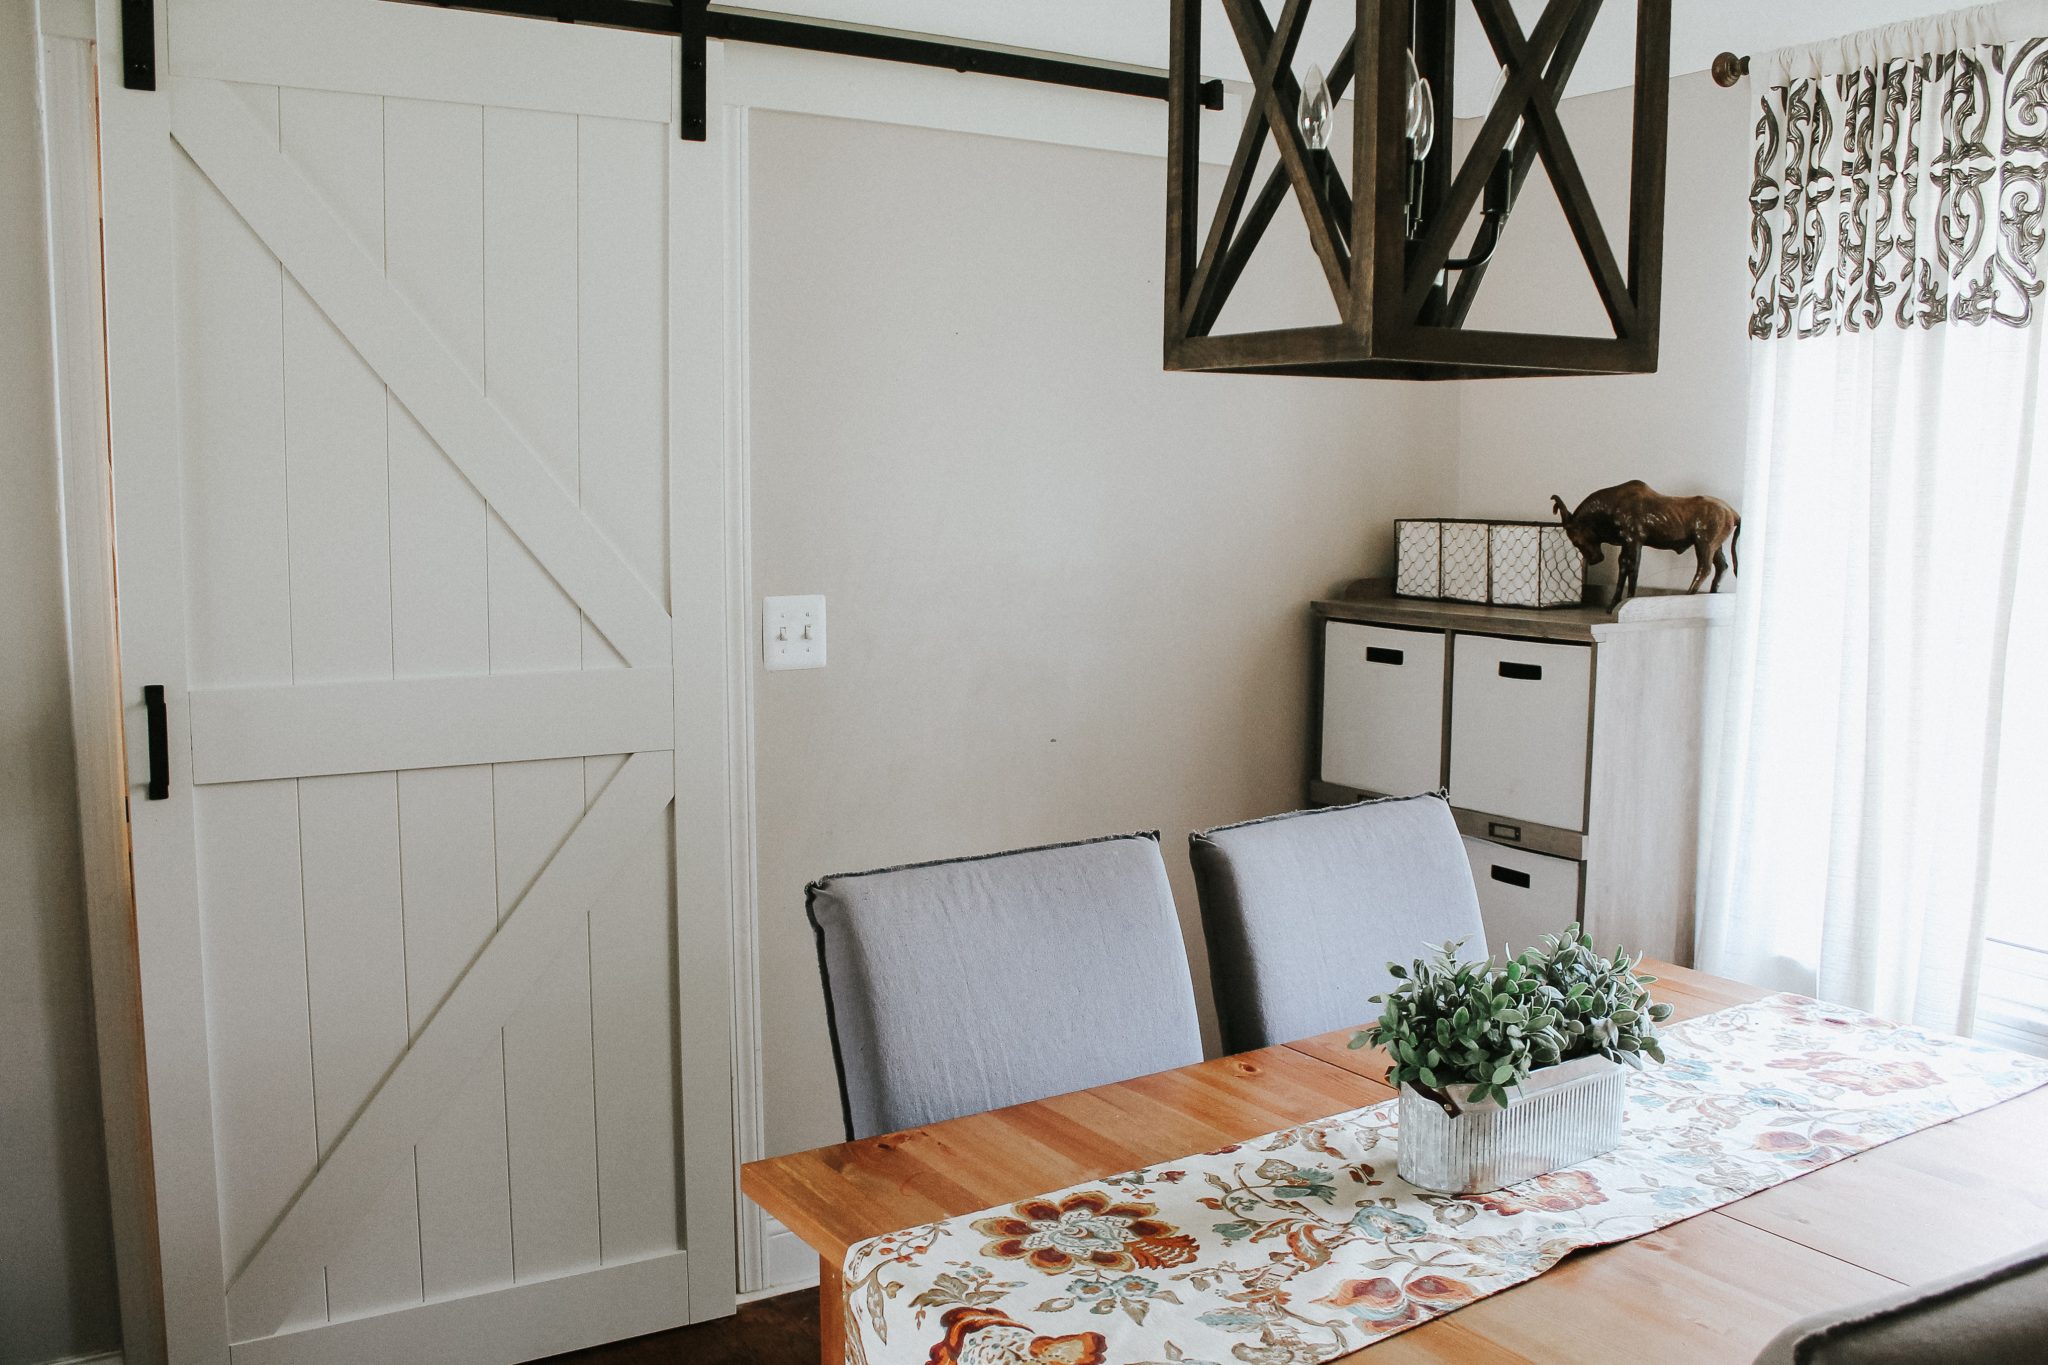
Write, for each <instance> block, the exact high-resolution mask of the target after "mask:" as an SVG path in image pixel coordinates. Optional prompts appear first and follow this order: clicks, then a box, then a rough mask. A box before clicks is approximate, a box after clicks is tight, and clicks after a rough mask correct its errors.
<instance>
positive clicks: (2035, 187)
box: [1749, 38, 2048, 339]
mask: <svg viewBox="0 0 2048 1365" xmlns="http://www.w3.org/2000/svg"><path fill="white" fill-rule="evenodd" d="M2044 195H2048V39H2043V38H2035V39H2029V40H2027V41H2024V42H2017V43H2011V44H1985V45H1982V46H1972V47H1965V48H1962V49H1961V50H1957V51H1948V52H1933V53H1927V54H1925V55H1922V56H1918V57H1910V58H1901V59H1898V60H1889V61H1879V62H1873V63H1872V64H1869V65H1866V66H1863V67H1861V68H1860V69H1857V70H1851V71H1848V72H1846V73H1842V74H1822V75H1812V76H1798V77H1794V78H1791V79H1788V80H1787V81H1786V83H1785V84H1782V85H1770V86H1765V87H1763V88H1762V91H1761V98H1760V109H1759V117H1758V120H1757V125H1756V178H1755V180H1754V182H1753V184H1752V185H1751V188H1750V205H1751V209H1752V211H1753V218H1752V223H1751V228H1750V274H1751V277H1752V308H1751V312H1750V323H1749V332H1750V335H1751V336H1752V337H1756V338H1759V339H1768V338H1773V337H1811V336H1820V335H1826V334H1830V333H1839V332H1863V331H1871V330H1874V329H1877V328H1880V327H1883V326H1886V325H1892V326H1897V327H1901V328H1933V327H1936V326H1939V325H1941V324H1944V323H1965V324H1969V325H1972V326H1981V325H1982V324H1984V323H1987V322H1998V323H2003V324H2005V325H2007V326H2011V327H2025V326H2027V325H2029V324H2031V323H2032V322H2033V321H2034V320H2035V318H2036V317H2037V316H2038V314H2039V313H2040V311H2041V309H2040V305H2039V302H2038V300H2039V298H2040V295H2041V293H2042V277H2041V266H2042V260H2041V256H2042V245H2043V240H2044V228H2043V220H2042V210H2043V200H2044Z"/></svg>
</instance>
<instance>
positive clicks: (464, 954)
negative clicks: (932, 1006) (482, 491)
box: [383, 98, 513, 1298]
mask: <svg viewBox="0 0 2048 1365" xmlns="http://www.w3.org/2000/svg"><path fill="white" fill-rule="evenodd" d="M383 103H384V196H385V215H384V221H385V242H384V264H385V271H386V274H387V276H388V278H389V279H390V280H391V282H392V284H393V285H394V286H395V287H396V288H397V289H398V290H399V291H400V292H401V293H403V294H404V295H405V296H406V297H407V299H408V300H409V301H410V302H411V303H412V305H413V306H414V308H415V309H417V310H418V311H419V313H420V314H421V315H422V316H423V317H425V318H426V319H427V321H428V322H429V324H430V325H431V326H432V327H433V328H434V329H435V331H436V332H437V333H438V334H439V336H440V338H441V340H442V341H443V343H444V344H446V345H447V346H448V347H449V349H450V350H451V351H452V353H453V354H454V355H455V356H456V358H457V359H458V361H460V362H461V363H462V365H463V366H464V367H465V368H466V369H468V370H469V372H470V373H471V374H472V375H474V376H476V377H478V378H481V377H482V374H483V332H484V304H483V223H482V193H483V186H482V170H483V166H482V154H481V148H482V140H483V113H482V110H481V109H479V108H477V107H475V106H473V105H454V104H440V103H432V102H428V101H421V100H411V99H395V98H387V99H386V100H384V102H383ZM386 411H387V416H388V420H389V429H388V435H387V450H388V456H389V471H390V473H389V477H390V505H391V603H392V650H393V669H394V672H395V674H396V676H398V677H401V678H407V677H445V676H450V675H454V676H462V675H473V674H483V673H487V672H489V671H490V606H489V596H490V589H489V579H488V562H487V555H488V550H487V548H486V539H487V534H488V532H487V527H488V514H487V512H486V509H485V507H484V503H483V499H482V498H480V497H479V496H478V495H477V493H476V491H475V490H474V489H473V488H471V487H470V485H469V483H468V482H467V481H466V480H465V479H464V478H463V477H462V475H461V474H460V473H459V472H457V470H456V469H455V467H454V466H453V465H452V464H450V463H449V461H448V459H447V457H446V456H445V455H443V454H442V453H441V451H440V449H439V448H438V447H437V446H436V445H435V444H434V442H433V440H432V439H431V438H429V437H428V436H427V434H426V433H425V432H424V431H423V430H422V429H421V428H420V426H419V423H418V422H416V421H415V420H414V419H413V417H412V414H411V413H410V412H408V411H407V410H406V408H405V405H404V404H402V403H400V402H398V401H397V399H396V398H393V397H388V396H387V408H386ZM398 810H399V845H400V856H401V867H402V869H403V878H402V886H403V895H404V905H405V925H406V962H407V974H408V987H409V995H410V1010H409V1014H410V1024H411V1032H412V1036H414V1037H418V1036H419V1032H420V1030H421V1028H422V1027H424V1026H425V1024H426V1022H427V1020H428V1019H429V1018H430V1017H431V1016H432V1013H433V1011H434V1009H435V1008H437V1007H438V1006H439V1005H440V1003H441V1001H442V1000H443V999H444V998H445V997H446V995H447V994H448V991H449V989H450V988H451V987H452V986H453V985H454V983H455V981H456V980H457V978H458V977H459V976H460V975H461V973H462V970H463V968H464V967H466V966H467V965H468V964H469V962H470V960H471V959H472V958H473V957H474V956H475V955H476V953H477V951H478V950H479V949H480V948H482V947H483V945H484V944H485V943H486V942H487V941H489V939H490V936H491V934H492V933H493V932H494V931H495V930H496V928H497V923H498V907H497V892H496V878H497V850H496V844H495V838H494V831H493V826H494V824H495V819H496V815H495V812H494V810H493V807H492V796H491V769H490V768H489V767H487V766H479V767H466V768H442V769H422V770H418V771H411V772H404V773H401V774H399V778H398ZM414 1160H415V1163H416V1166H417V1169H418V1181H419V1217H420V1252H421V1262H422V1278H423V1281H424V1287H425V1291H426V1295H427V1297H428V1298H438V1297H442V1296H444V1295H449V1294H456V1293H461V1292H464V1291H467V1290H475V1289H482V1288H488V1287H492V1286H496V1285H502V1284H505V1283H507V1282H509V1281H510V1280H511V1278H512V1258H513V1252H512V1228H511V1198H510V1194H509V1189H510V1174H509V1166H508V1162H507V1157H506V1150H505V1093H504V1068H503V1059H502V1056H497V1057H492V1056H486V1057H485V1059H484V1061H483V1063H482V1065H481V1067H480V1068H479V1072H478V1074H477V1076H476V1077H475V1078H474V1079H473V1080H472V1081H471V1082H470V1084H469V1086H468V1087H467V1088H466V1089H465V1090H464V1091H463V1092H462V1093H461V1094H460V1095H458V1096H457V1097H456V1099H455V1101H454V1103H453V1104H452V1105H451V1106H450V1107H449V1109H448V1111H447V1112H446V1113H444V1114H443V1115H442V1117H441V1120H440V1121H439V1122H438V1123H437V1124H435V1126H434V1128H433V1129H432V1131H431V1132H429V1133H428V1134H427V1135H426V1136H424V1137H423V1138H422V1139H421V1141H420V1143H419V1144H418V1147H417V1148H416V1150H415V1153H414Z"/></svg>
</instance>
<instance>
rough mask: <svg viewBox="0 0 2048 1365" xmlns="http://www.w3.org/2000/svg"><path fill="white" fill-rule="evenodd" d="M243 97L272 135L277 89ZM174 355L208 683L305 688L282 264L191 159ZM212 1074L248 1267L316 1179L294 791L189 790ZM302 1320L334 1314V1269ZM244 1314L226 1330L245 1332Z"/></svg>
mask: <svg viewBox="0 0 2048 1365" xmlns="http://www.w3.org/2000/svg"><path fill="white" fill-rule="evenodd" d="M236 94H237V96H238V97H239V98H240V100H241V102H242V103H243V104H244V105H245V106H246V107H247V108H248V109H249V110H250V112H251V114H252V115H253V116H254V117H256V118H257V119H258V120H259V122H260V124H261V126H262V127H263V129H264V132H265V135H266V136H267V137H269V138H270V139H271V140H273V141H274V140H275V138H276V136H277V99H278V96H277V91H276V90H275V88H272V87H253V86H238V87H236ZM176 180H177V195H176V209H175V212H176V214H177V219H178V221H177V224H176V232H177V235H178V239H179V241H180V243H181V244H182V246H183V250H182V251H181V252H180V254H179V259H178V276H179V278H178V291H177V296H178V309H179V316H178V340H179V345H178V356H179V364H180V368H181V371H182V373H181V380H182V389H183V401H182V403H181V404H180V413H181V416H182V418H183V421H184V424H185V427H184V432H183V435H184V445H185V449H187V450H190V451H204V452H205V454H206V458H204V459H201V460H193V461H190V462H189V463H188V466H187V477H186V483H185V497H184V513H185V536H186V546H187V563H188V572H189V574H190V578H189V591H190V599H189V600H190V608H189V615H188V621H189V629H190V631H191V635H190V638H189V643H188V648H189V651H190V656H189V657H190V660H191V668H192V682H193V685H194V686H237V685H243V686H246V685H250V684H259V683H289V682H290V681H292V622H291V600H290V596H289V588H288V582H289V565H290V553H291V551H290V542H289V518H288V513H287V509H288V500H289V493H288V488H287V483H288V480H287V471H286V465H285V431H284V392H283V382H282V365H281V357H282V352H283V345H284V341H283V320H284V292H285V279H284V275H283V271H282V270H281V269H280V267H279V265H278V262H277V258H276V257H275V256H273V255H272V254H271V253H270V252H269V250H267V249H266V248H265V247H264V246H263V245H262V243H261V242H259V241H258V240H257V239H256V238H255V236H254V235H253V234H252V233H251V232H250V231H249V229H248V227H247V225H245V224H244V223H243V222H242V220H241V219H240V217H238V216H237V215H236V213H235V211H234V209H233V207H232V206H230V205H229V204H228V203H227V202H226V201H225V200H224V199H223V198H222V197H221V195H220V193H219V192H218V191H217V190H216V189H215V188H214V187H213V185H212V184H211V183H210V182H208V181H207V180H206V179H205V178H204V177H203V176H202V175H200V174H199V173H198V171H197V170H196V168H194V167H193V166H191V165H190V164H189V163H186V164H182V165H180V166H179V167H178V168H177V174H176ZM193 826H194V838H195V850H196V857H197V862H198V868H199V893H200V919H201V934H202V940H203V943H204V951H205V960H206V985H207V993H208V1011H207V1013H208V1018H207V1037H208V1047H209V1050H210V1051H211V1053H212V1057H213V1063H214V1071H213V1080H214V1113H215V1125H216V1136H215V1140H216V1143H217V1151H216V1159H217V1161H218V1164H219V1171H220V1182H221V1213H222V1222H223V1228H222V1233H223V1239H224V1246H223V1253H224V1255H225V1257H226V1259H227V1262H228V1264H229V1265H230V1266H234V1265H239V1264H240V1262H241V1260H242V1259H243V1258H245V1257H246V1256H248V1255H249V1254H250V1253H251V1252H252V1251H253V1250H254V1249H255V1247H256V1245H257V1243H258V1242H259V1241H260V1240H261V1238H262V1236H263V1234H264V1233H265V1231H266V1230H267V1229H268V1227H269V1225H270V1222H271V1220H272V1219H274V1218H276V1217H277V1214H278V1212H279V1210H281V1209H282V1208H283V1207H284V1205H285V1203H286V1202H287V1201H288V1200H289V1199H290V1198H291V1197H292V1195H293V1194H294V1193H296V1192H297V1190H298V1188H299V1186H300V1185H301V1184H302V1183H303V1182H304V1181H305V1179H306V1178H307V1177H308V1176H310V1175H311V1174H312V1172H313V1167H314V1164H315V1162H316V1161H317V1156H318V1147H317V1138H316V1133H315V1126H314V1124H315V1118H314V1107H313V1097H314V1086H313V1068H312V1060H311V1058H312V1052H311V1021H310V1014H309V1007H308V1001H307V994H306V941H305V921H304V907H303V905H302V903H301V899H300V866H299V839H298V828H299V809H298V784H297V783H296V782H295V781H291V780H284V781H276V782H252V783H241V784H235V785H232V786H225V787H200V788H195V789H194V790H193ZM295 1293H296V1303H297V1306H296V1307H295V1308H294V1310H293V1312H292V1316H291V1318H290V1319H289V1320H290V1321H291V1322H292V1323H293V1324H295V1325H308V1324H311V1323H316V1322H323V1321H325V1320H326V1316H327V1301H326V1285H325V1282H324V1277H322V1276H316V1277H313V1278H312V1279H311V1280H310V1281H309V1282H308V1283H307V1284H305V1285H302V1286H300V1287H299V1288H298V1290H297V1291H295ZM232 1327H233V1324H230V1329H231V1330H232Z"/></svg>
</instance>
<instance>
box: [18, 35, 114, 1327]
mask: <svg viewBox="0 0 2048 1365" xmlns="http://www.w3.org/2000/svg"><path fill="white" fill-rule="evenodd" d="M35 60H36V38H35V13H34V7H33V6H31V5H27V4H20V3H16V4H10V5H5V6H0V319H4V322H0V1365H20V1363H21V1362H28V1361H43V1360H51V1359H55V1358H58V1357H62V1356H71V1355H78V1354H83V1353H86V1352H89V1351H96V1350H105V1349H110V1348H111V1347H113V1346H114V1345H115V1343H116V1341H117V1339H118V1337H119V1327H118V1324H117V1320H116V1316H115V1311H114V1266H113V1255H112V1252H111V1250H110V1247H109V1235H110V1234H109V1232H108V1224H107V1193H106V1163H105V1159H104V1157H103V1155H102V1151H101V1147H100V1126H99V1081H98V1077H97V1073H96V1071H95V1069H94V1062H93V1031H92V1003H91V996H90V986H89V978H88V973H87V961H86V946H85V910H84V896H83V890H82V883H81V881H80V872H79V850H78V804H77V803H78V793H77V788H76V777H75V774H74V772H73V768H72V761H71V722H70V694H69V690H68V684H67V681H66V679H67V673H66V668H65V662H64V596H63V557H62V542H61V540H60V530H59V516H58V500H57V496H58V495H57V458H56V436H55V429H54V428H55V420H56V419H55V413H54V405H53V401H52V396H51V368H50V367H51V360H50V344H49V318H50V309H49V293H48V283H47V275H46V265H45V260H46V256H47V253H46V251H45V248H44V241H43V219H42V210H43V190H42V168H41V165H40V160H39V158H40V152H39V150H38V148H39V136H38V131H37V120H36V95H35Z"/></svg>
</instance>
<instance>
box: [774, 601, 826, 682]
mask: <svg viewBox="0 0 2048 1365" xmlns="http://www.w3.org/2000/svg"><path fill="white" fill-rule="evenodd" d="M761 659H762V662H764V663H765V664H767V666H768V668H769V670H770V671H771V672H773V671H776V670H780V669H785V668H823V667H824V666H825V599H824V598H823V597H769V598H764V599H762V602H761Z"/></svg>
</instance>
